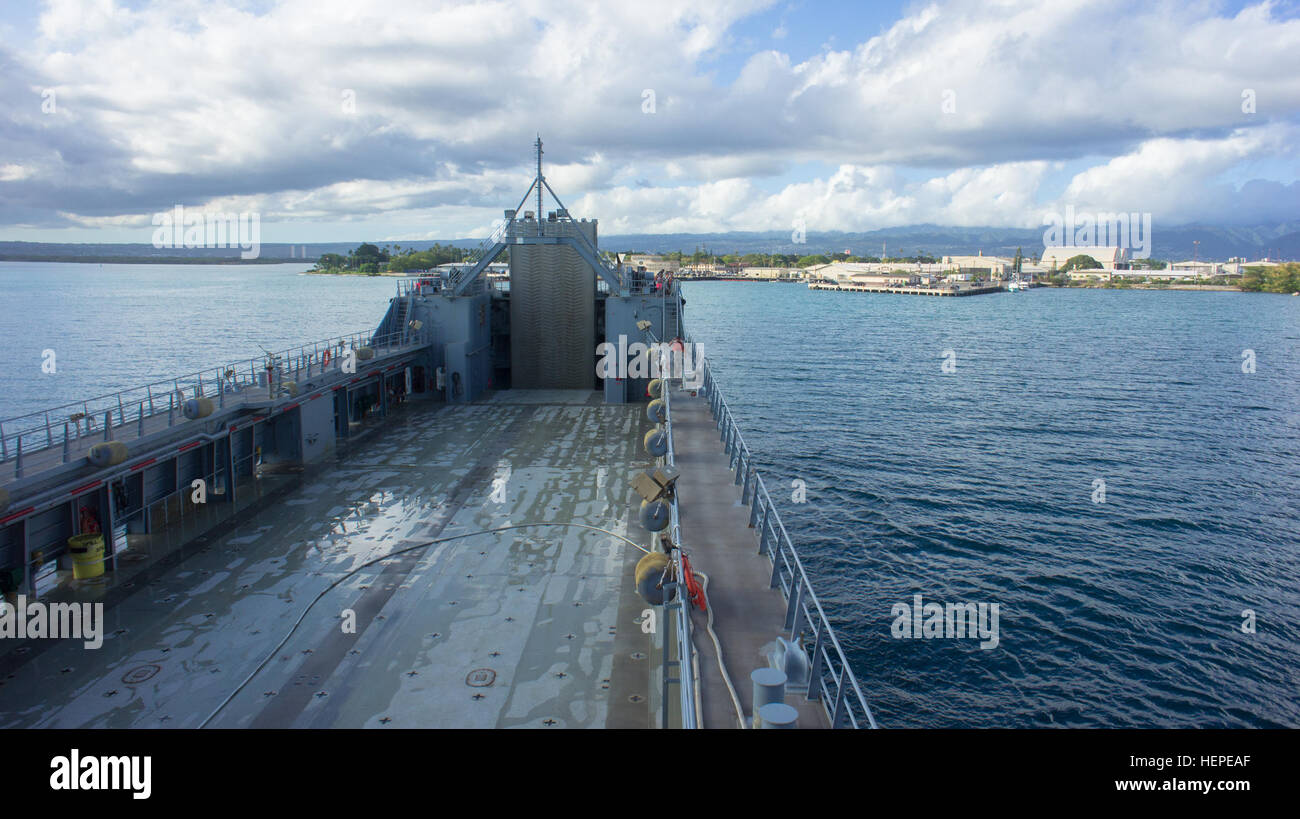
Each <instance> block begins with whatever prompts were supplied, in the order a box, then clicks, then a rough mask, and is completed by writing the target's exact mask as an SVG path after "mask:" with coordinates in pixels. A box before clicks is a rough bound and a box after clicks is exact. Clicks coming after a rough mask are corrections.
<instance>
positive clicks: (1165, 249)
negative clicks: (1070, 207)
mask: <svg viewBox="0 0 1300 819" xmlns="http://www.w3.org/2000/svg"><path fill="white" fill-rule="evenodd" d="M1043 230H1044V229H1043V228H1032V229H1027V230H1026V229H1020V228H999V227H970V228H967V227H943V226H940V225H913V226H910V227H898V228H883V229H881V230H871V231H866V232H862V233H841V232H829V233H818V232H809V233H808V234H807V241H805V242H804V243H802V244H796V243H795V242H794V241H793V240H792V238H791V233H790V231H768V232H761V233H759V232H734V233H665V234H625V235H608V236H601V237H600V246H601V248H602V249H605V250H612V251H620V252H622V251H638V252H643V253H663V252H668V251H674V250H680V251H682V252H684V253H688V254H689V253H693V252H695V250H697V249H708V250H710V251H712V252H713V253H715V254H718V255H722V254H726V253H738V254H745V253H785V254H796V255H809V254H813V253H834V252H837V251H843V250H845V249H849V250H852V251H853V253H854V254H855V255H860V256H868V255H881V251H882V248H884V247H887V250H888V255H890V256H913V255H916V254H919V253H924V254H929V255H931V256H945V255H967V254H975V253H978V252H981V251H982V252H983V253H984V254H985V255H986V256H1012V255H1014V254H1015V252H1016V248H1022V249H1023V250H1024V253H1025V255H1026V256H1027V257H1030V258H1035V257H1038V256H1040V255H1041V254H1042V251H1043ZM1152 234H1153V242H1152V251H1151V255H1152V256H1153V257H1155V258H1157V259H1166V260H1175V261H1181V260H1184V259H1190V258H1192V256H1193V254H1195V255H1196V256H1197V257H1199V258H1201V259H1206V260H1217V261H1222V260H1225V259H1229V258H1232V257H1235V256H1244V257H1246V258H1248V259H1258V258H1261V257H1263V256H1269V257H1270V258H1274V259H1300V221H1294V222H1287V223H1283V224H1280V225H1260V226H1256V227H1249V228H1243V227H1216V226H1212V225H1191V226H1180V227H1168V228H1161V227H1160V226H1159V225H1158V224H1157V225H1156V226H1155V228H1154V230H1153V231H1152ZM369 241H374V240H369ZM481 241H482V240H481V239H437V240H433V239H431V240H427V241H425V240H421V241H414V240H409V241H401V240H399V241H394V242H378V241H376V242H375V244H377V245H379V246H380V247H397V246H401V247H402V248H403V249H405V248H413V249H416V250H427V249H429V248H430V247H432V246H433V245H434V244H435V243H440V244H443V245H446V244H453V245H456V246H458V247H465V248H473V247H477V246H478V245H479V243H480V242H481ZM1194 242H1199V243H1200V244H1199V246H1198V245H1195V244H1193V243H1194ZM359 244H361V241H360V240H358V241H355V242H325V243H319V244H311V243H307V244H286V243H273V244H263V245H262V247H261V254H260V256H259V257H258V259H256V260H254V261H255V262H256V263H261V264H268V263H275V262H302V261H315V260H316V259H317V258H319V257H320V255H321V254H322V253H338V254H342V255H346V254H347V252H348V251H349V250H353V249H355V248H356V247H357V245H359ZM239 255H240V250H239V248H233V249H232V248H163V249H158V248H155V247H153V246H152V245H148V244H64V243H54V242H0V261H71V262H77V261H86V262H113V261H117V262H136V263H141V262H155V263H171V264H176V263H191V264H213V263H243V264H249V263H253V262H251V261H250V262H245V261H244V260H242V259H240V257H239Z"/></svg>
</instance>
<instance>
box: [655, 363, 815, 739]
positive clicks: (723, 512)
mask: <svg viewBox="0 0 1300 819" xmlns="http://www.w3.org/2000/svg"><path fill="white" fill-rule="evenodd" d="M672 412H673V443H674V450H675V455H676V458H675V459H676V462H677V467H678V468H679V469H680V470H681V472H682V477H681V478H680V479H679V480H678V482H677V485H678V489H679V491H678V508H679V515H680V519H681V529H682V539H683V540H684V541H685V543H686V548H687V553H688V555H689V557H690V559H691V566H692V567H693V569H695V570H697V571H701V572H704V574H705V575H706V576H707V577H708V580H709V583H708V603H709V607H710V608H712V609H713V617H714V626H713V630H714V632H715V633H716V634H717V635H718V642H719V643H721V645H722V655H723V656H722V660H723V662H724V663H725V666H726V669H727V673H728V675H729V676H730V677H731V684H732V686H734V687H735V690H736V696H737V697H738V698H739V699H740V703H741V707H742V709H743V710H744V712H745V714H746V715H749V716H750V718H751V719H752V715H753V710H754V709H753V684H752V683H751V681H750V678H749V675H750V672H752V671H753V670H754V669H756V668H763V667H765V666H767V664H768V660H767V651H768V649H770V648H771V646H772V645H773V644H774V643H775V642H776V637H777V635H779V634H781V633H782V632H785V631H786V628H785V615H786V601H785V597H784V596H783V595H782V594H781V591H780V589H776V588H773V587H772V585H771V577H772V562H771V560H769V559H768V558H767V557H765V556H763V555H761V554H759V551H758V537H757V536H756V534H755V530H754V529H753V528H752V527H751V526H750V525H749V507H748V506H745V505H744V504H742V503H741V499H740V487H739V486H736V484H735V471H734V470H733V469H732V468H730V466H729V459H728V457H727V455H726V453H725V451H724V449H723V445H722V442H721V440H720V438H719V435H718V425H717V422H716V421H714V419H713V414H712V413H711V412H710V411H709V403H708V401H707V400H705V399H704V398H700V397H696V396H692V395H691V393H690V392H689V391H687V390H681V389H674V390H673V395H672ZM691 617H692V625H693V626H694V629H695V632H694V638H695V647H696V651H697V652H698V656H699V663H700V680H701V683H702V696H701V705H702V708H703V711H702V713H701V724H702V725H704V727H706V728H736V727H739V718H738V716H737V714H736V708H735V706H734V705H733V704H732V700H731V694H730V693H729V692H728V691H727V687H726V684H725V683H724V682H723V680H722V675H721V674H720V673H719V670H718V662H719V661H718V656H717V649H716V648H715V647H714V645H713V641H712V640H710V639H709V635H708V632H707V631H706V630H705V627H706V625H707V623H708V616H707V615H706V614H705V612H702V611H700V610H698V609H696V610H693V611H692V612H691ZM787 636H788V635H787ZM785 701H786V703H787V704H788V705H792V706H794V707H795V709H796V710H798V712H799V723H798V724H799V727H800V728H829V727H830V720H829V719H828V718H827V716H826V710H825V709H824V708H823V707H822V704H821V703H819V702H810V701H808V700H807V699H806V698H805V697H804V696H803V695H802V694H796V693H788V694H787V695H786V698H785Z"/></svg>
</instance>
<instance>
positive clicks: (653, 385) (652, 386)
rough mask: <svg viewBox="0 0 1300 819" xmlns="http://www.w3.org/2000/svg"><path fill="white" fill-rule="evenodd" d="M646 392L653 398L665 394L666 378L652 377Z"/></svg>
mask: <svg viewBox="0 0 1300 819" xmlns="http://www.w3.org/2000/svg"><path fill="white" fill-rule="evenodd" d="M645 392H646V395H648V396H650V397H651V398H659V397H661V396H663V394H664V380H663V379H662V378H655V379H652V380H651V381H650V383H649V384H648V385H646V388H645Z"/></svg>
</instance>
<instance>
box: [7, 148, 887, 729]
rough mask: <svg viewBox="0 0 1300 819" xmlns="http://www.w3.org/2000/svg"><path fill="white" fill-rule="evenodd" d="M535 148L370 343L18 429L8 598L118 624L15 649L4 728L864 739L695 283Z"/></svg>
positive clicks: (310, 352)
mask: <svg viewBox="0 0 1300 819" xmlns="http://www.w3.org/2000/svg"><path fill="white" fill-rule="evenodd" d="M536 147H537V174H536V176H535V178H534V180H533V184H532V185H531V186H530V187H529V190H528V191H527V192H526V193H525V195H524V197H523V199H522V200H521V201H520V203H519V205H518V206H517V207H515V208H513V209H510V210H506V211H504V214H503V216H504V218H503V219H502V220H501V222H500V224H499V225H498V227H497V229H496V230H495V231H494V232H493V234H492V235H491V236H490V237H489V238H488V239H487V240H486V241H485V242H484V243H483V245H482V246H481V247H480V248H478V249H477V250H476V251H475V252H474V253H473V254H471V257H470V259H469V260H468V261H467V262H466V263H465V264H463V265H461V266H460V267H457V268H454V269H451V270H443V271H438V272H433V273H430V274H428V275H418V276H413V277H409V278H403V279H399V280H398V281H397V293H396V296H395V297H394V298H393V299H392V301H391V302H390V304H389V307H388V310H387V312H386V314H385V315H384V317H383V319H382V321H381V322H380V324H379V326H378V327H377V329H376V330H375V331H373V332H362V333H354V334H351V335H350V336H346V337H341V338H332V339H326V340H323V341H320V342H316V343H314V344H309V345H304V346H301V347H299V348H295V349H293V350H288V351H284V352H282V353H279V354H274V355H268V356H265V357H259V358H257V359H253V360H250V361H245V362H242V363H237V364H232V365H226V366H223V367H219V368H214V369H213V370H211V371H205V372H203V373H196V374H193V375H191V376H188V377H185V378H178V379H172V380H170V381H168V382H164V383H160V384H151V385H146V386H143V387H139V388H133V389H128V390H123V391H121V392H119V393H115V394H113V395H110V396H103V397H100V398H98V399H95V400H93V401H87V402H85V403H84V404H82V405H79V406H77V407H60V408H54V409H51V410H49V411H44V410H42V411H41V412H40V413H36V414H33V415H28V416H24V417H22V418H17V419H9V420H6V421H5V422H3V426H2V427H0V442H2V443H0V567H2V568H3V586H4V591H5V592H7V600H9V601H11V603H12V604H15V605H16V604H17V602H18V600H19V597H20V596H21V599H22V601H23V602H24V605H27V604H31V603H37V604H42V605H45V604H53V603H61V602H62V603H71V602H102V603H105V604H106V609H105V610H106V619H107V623H106V626H105V629H106V631H105V635H104V637H105V639H104V641H103V646H102V647H101V648H99V649H94V650H89V649H86V648H84V647H83V646H82V644H81V642H80V641H68V640H47V639H41V638H36V639H26V640H18V639H6V640H3V641H0V679H3V682H4V684H3V686H0V725H3V726H4V727H21V726H30V727H81V726H88V727H201V726H202V727H206V726H217V727H361V726H367V727H376V728H385V727H537V728H554V727H686V728H694V727H738V726H742V725H743V726H745V727H752V726H754V725H757V724H761V725H762V726H763V727H793V726H796V725H797V726H799V727H829V726H832V725H833V726H835V727H874V720H873V718H872V716H871V713H870V709H869V708H868V706H867V703H866V699H865V697H864V696H863V695H862V692H861V690H860V688H859V686H858V683H857V680H856V678H855V677H854V675H853V672H852V670H851V669H850V668H849V667H848V663H847V661H846V658H845V656H844V653H843V651H842V650H841V648H840V646H839V644H838V642H837V641H836V639H835V635H834V633H833V631H832V629H831V627H830V625H829V622H828V620H827V618H826V616H825V614H824V612H823V611H822V609H821V606H820V604H819V603H818V601H817V598H816V595H815V594H814V592H813V589H812V585H811V583H810V581H809V579H808V576H807V573H806V571H805V569H804V567H803V565H802V562H801V561H800V559H799V556H798V554H797V552H796V550H795V548H794V546H793V544H792V542H791V540H790V538H789V535H788V534H787V533H786V531H785V529H784V527H783V526H782V524H781V521H780V516H779V512H778V510H777V509H776V507H775V505H774V504H773V502H772V499H771V497H770V495H769V494H768V491H767V489H766V487H765V485H764V483H763V480H762V477H761V476H760V475H759V474H758V471H757V470H756V468H755V467H754V463H753V458H752V456H751V455H750V452H749V450H748V448H747V446H746V444H745V442H744V439H743V436H742V434H741V431H740V429H739V427H738V426H737V424H736V422H735V419H734V418H733V417H732V414H731V411H730V409H729V406H728V404H727V402H726V400H725V398H724V397H723V395H722V391H721V389H720V388H719V385H718V384H717V382H716V379H715V378H714V376H713V373H712V370H711V368H710V366H709V364H708V362H707V360H705V359H704V358H702V357H700V355H699V351H698V348H695V347H694V345H693V344H692V341H691V339H690V337H689V336H688V335H687V334H686V332H685V330H684V326H683V309H684V304H685V301H684V299H683V297H682V293H681V290H680V287H679V286H677V285H676V284H675V283H673V282H672V281H671V279H670V278H669V277H666V276H657V275H656V274H655V272H653V271H643V270H632V269H628V268H626V267H625V266H623V265H620V264H619V263H618V261H617V259H615V258H611V257H610V256H609V255H607V254H605V253H602V252H601V251H600V250H599V248H598V233H597V223H596V221H595V220H586V219H575V218H573V217H572V216H570V214H569V212H568V210H567V208H565V207H564V205H563V204H562V203H561V202H560V200H559V197H558V196H555V194H554V192H553V191H552V190H551V188H550V186H549V184H548V183H547V182H546V179H545V177H544V175H543V174H542V163H541V157H542V153H541V141H540V139H539V140H538V142H537V145H536ZM544 194H549V196H550V198H552V199H553V200H554V202H555V208H554V209H553V210H550V211H547V212H545V213H543V202H544ZM533 202H535V203H536V205H535V209H532V208H530V209H523V208H525V206H526V205H528V204H532V203H533ZM506 255H508V257H509V271H510V275H509V279H508V281H502V280H500V279H492V278H489V277H488V276H487V275H486V274H487V272H488V271H489V270H491V268H490V267H489V266H490V265H492V264H494V263H497V262H498V260H499V259H501V258H502V257H503V256H506ZM96 534H99V535H100V537H99V538H98V539H96V538H95V537H94V536H95V535H96ZM78 538H80V539H79V540H78ZM96 541H97V542H98V546H96V545H95V543H96Z"/></svg>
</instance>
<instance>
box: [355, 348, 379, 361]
mask: <svg viewBox="0 0 1300 819" xmlns="http://www.w3.org/2000/svg"><path fill="white" fill-rule="evenodd" d="M374 357H375V348H374V347H358V348H357V361H369V360H370V359H372V358H374Z"/></svg>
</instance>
